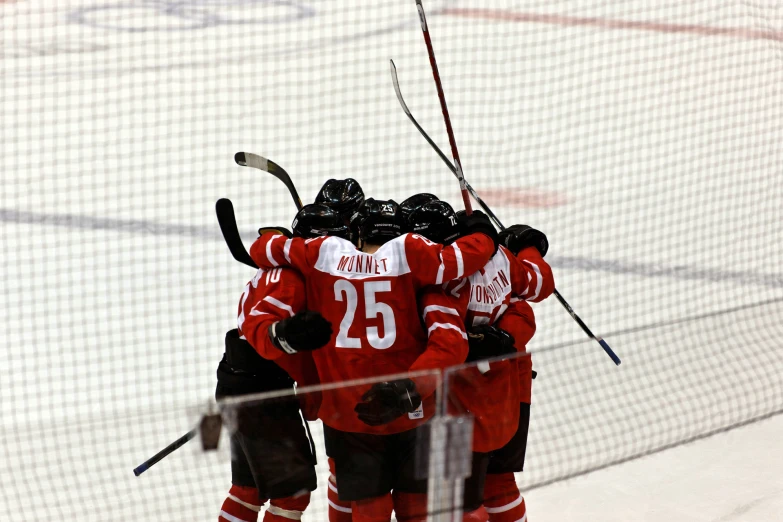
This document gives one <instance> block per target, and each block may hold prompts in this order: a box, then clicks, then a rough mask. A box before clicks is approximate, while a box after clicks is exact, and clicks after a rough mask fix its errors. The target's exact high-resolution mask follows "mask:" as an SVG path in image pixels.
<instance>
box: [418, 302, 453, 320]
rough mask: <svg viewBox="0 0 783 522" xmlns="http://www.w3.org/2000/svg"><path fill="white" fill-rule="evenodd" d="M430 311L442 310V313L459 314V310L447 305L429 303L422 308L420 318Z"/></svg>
mask: <svg viewBox="0 0 783 522" xmlns="http://www.w3.org/2000/svg"><path fill="white" fill-rule="evenodd" d="M430 312H443V313H444V314H451V315H456V316H459V312H457V310H455V309H454V308H449V307H447V306H440V305H429V306H425V307H424V310H422V312H421V318H422V319H424V317H426V315H427V314H428V313H430Z"/></svg>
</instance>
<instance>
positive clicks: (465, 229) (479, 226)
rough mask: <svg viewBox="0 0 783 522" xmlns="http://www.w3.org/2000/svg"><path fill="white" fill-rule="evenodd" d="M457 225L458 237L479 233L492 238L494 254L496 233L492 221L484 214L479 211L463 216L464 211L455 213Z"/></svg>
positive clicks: (496, 245) (496, 239) (496, 242)
mask: <svg viewBox="0 0 783 522" xmlns="http://www.w3.org/2000/svg"><path fill="white" fill-rule="evenodd" d="M457 224H458V225H459V228H460V236H467V235H468V234H473V233H476V232H480V233H482V234H486V235H488V236H489V237H491V238H492V241H494V242H495V252H497V249H498V231H497V230H495V227H494V225H492V221H490V220H489V218H488V217H487V215H486V214H484V213H483V212H482V211H480V210H474V211H473V213H472V214H471V215H469V216H468V215H467V214H465V211H460V212H457Z"/></svg>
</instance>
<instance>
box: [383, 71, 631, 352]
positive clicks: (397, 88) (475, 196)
mask: <svg viewBox="0 0 783 522" xmlns="http://www.w3.org/2000/svg"><path fill="white" fill-rule="evenodd" d="M391 75H392V83H393V84H394V92H395V93H397V100H399V102H400V105H402V110H403V111H405V114H407V115H408V118H409V119H410V120H411V122H412V123H413V125H415V126H416V128H417V129H418V130H419V132H420V133H421V135H422V136H424V139H425V140H427V143H429V144H430V147H432V148H433V149H435V152H437V153H438V156H440V159H442V160H443V162H444V163H445V164H446V165H447V166H448V167H449V170H451V172H452V173H453V174H454V175H455V176H457V177H458V178H459V173H458V171H457V168H456V167H455V166H454V164H453V163H451V161H449V158H447V157H446V155H445V154H443V151H442V150H440V148H439V147H438V145H437V144H436V143H435V142H434V141H432V138H430V137H429V135H428V134H427V132H426V131H425V130H424V129H423V128H422V127H421V125H419V122H417V121H416V118H414V117H413V114H411V111H410V109H408V105H407V104H406V103H405V100H404V99H403V97H402V92H401V91H400V84H399V81H398V79H397V68H396V67H395V66H394V62H393V61H392V62H391ZM463 180H464V177H463ZM465 188H466V189H467V190H468V192H470V195H471V196H473V199H475V200H476V203H478V204H479V205H480V206H481V208H482V209H484V212H486V213H487V215H488V216H489V217H490V218H491V219H492V220H493V221H494V222H495V224H496V225H497V226H498V228H500V229H501V230H504V229H505V228H506V227H504V226H503V223H501V222H500V219H498V217H497V216H496V215H495V213H494V212H492V209H490V208H489V206H488V205H487V204H486V203H485V202H484V200H482V199H481V198H480V197H479V196H478V194H476V191H475V190H473V187H471V186H470V184H469V183H468V182H467V181H465ZM554 294H555V297H556V298H557V300H558V301H560V304H561V305H563V308H565V309H566V311H567V312H568V314H569V315H570V316H571V318H572V319H573V320H574V321H576V324H578V325H579V326H580V327H581V328H582V330H583V331H584V332H585V333H586V334H587V336H588V337H590V338H591V339H593V340H594V341H596V342H597V343H598V344H599V345H601V348H603V350H604V351H605V352H606V354H607V355H608V356H609V357H610V358H611V359H612V361H613V362H614V363H615V364H617V365H619V364H620V362H621V361H620V358H619V357H617V354H615V353H614V351H613V350H612V349H611V348H610V347H609V344H607V342H606V341H604V340H603V338H601V337H599V336H597V335H595V334H594V333H593V332H592V331H591V330H590V328H588V327H587V325H586V324H585V323H584V321H582V319H581V318H580V317H579V316H578V315H576V312H574V309H573V308H571V305H569V304H568V302H567V301H566V300H565V298H564V297H563V296H562V295H561V294H560V292H558V291H557V288H555V290H554Z"/></svg>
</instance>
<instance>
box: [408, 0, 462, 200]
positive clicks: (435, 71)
mask: <svg viewBox="0 0 783 522" xmlns="http://www.w3.org/2000/svg"><path fill="white" fill-rule="evenodd" d="M416 7H417V8H418V10H419V18H420V19H421V31H422V34H423V35H424V43H425V44H426V46H427V54H428V55H429V57H430V65H431V66H432V77H433V78H434V79H435V88H436V89H437V91H438V99H439V100H440V108H441V112H443V121H444V122H445V123H446V133H447V134H448V135H449V145H450V146H451V154H452V156H454V165H455V167H456V172H457V178H458V179H459V188H460V191H462V201H463V203H464V204H465V213H466V214H468V215H470V214H471V212H473V207H472V205H471V204H470V196H469V195H468V190H467V187H466V186H465V185H466V183H465V176H464V175H463V173H462V162H461V161H460V159H459V150H458V149H457V140H456V139H455V138H454V129H453V128H452V126H451V117H450V116H449V108H448V106H447V105H446V95H445V94H444V92H443V84H442V83H441V81H440V72H439V71H438V62H437V61H436V60H435V50H434V49H433V48H432V38H430V31H429V27H428V26H427V17H426V16H425V15H424V6H423V5H422V3H421V0H416Z"/></svg>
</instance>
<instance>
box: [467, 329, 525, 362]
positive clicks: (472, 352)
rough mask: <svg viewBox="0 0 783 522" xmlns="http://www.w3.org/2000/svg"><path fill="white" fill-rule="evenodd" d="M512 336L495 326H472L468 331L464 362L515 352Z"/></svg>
mask: <svg viewBox="0 0 783 522" xmlns="http://www.w3.org/2000/svg"><path fill="white" fill-rule="evenodd" d="M516 352H517V350H516V348H514V338H513V337H512V336H511V334H510V333H508V332H506V331H505V330H501V329H500V328H497V327H495V326H489V325H481V326H474V327H473V329H472V330H471V331H470V332H468V358H467V359H466V360H465V362H474V361H480V360H482V359H490V358H492V357H500V356H501V355H509V354H512V353H516Z"/></svg>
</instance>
